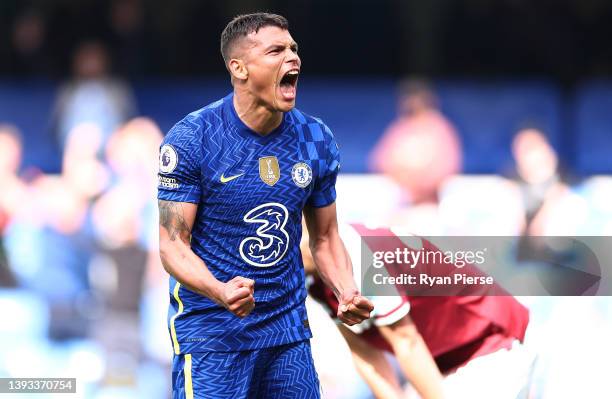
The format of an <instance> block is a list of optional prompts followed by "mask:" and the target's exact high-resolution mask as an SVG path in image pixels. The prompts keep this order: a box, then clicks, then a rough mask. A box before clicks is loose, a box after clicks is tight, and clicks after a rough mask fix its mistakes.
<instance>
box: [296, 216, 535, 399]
mask: <svg viewBox="0 0 612 399" xmlns="http://www.w3.org/2000/svg"><path fill="white" fill-rule="evenodd" d="M341 235H342V237H343V239H344V241H345V242H346V246H347V249H348V251H349V254H350V257H351V258H352V259H353V261H354V263H353V265H354V266H355V268H356V272H355V274H359V271H358V270H359V269H358V268H359V266H360V262H359V260H360V259H361V250H362V248H361V246H362V243H363V245H365V246H366V247H367V248H368V250H370V251H371V252H374V251H378V250H379V249H380V247H381V246H384V245H389V247H393V248H403V247H407V248H408V249H410V250H416V251H418V250H426V251H432V252H438V251H440V250H439V249H438V248H437V247H435V246H434V245H433V244H432V243H430V242H428V241H427V240H424V239H420V238H418V237H410V242H409V244H410V245H408V244H406V243H404V241H401V240H400V237H397V236H396V235H395V234H394V233H393V232H392V231H391V230H390V229H388V228H380V229H369V228H366V227H365V226H362V225H344V226H342V228H341ZM382 237H384V240H383V239H381V238H382ZM303 253H304V265H305V267H306V270H307V272H310V271H312V272H314V268H313V267H312V261H311V259H310V258H309V257H308V251H303ZM417 267H419V268H420V267H421V265H417ZM444 267H445V266H444V265H441V264H435V265H431V269H432V270H433V269H438V270H443V269H444ZM448 267H450V268H454V267H455V266H453V265H450V266H448ZM461 270H462V271H464V272H466V273H470V274H473V273H474V274H475V273H477V271H475V270H470V267H469V266H465V267H463V268H462V269H461ZM390 274H392V272H391V273H390ZM398 289H400V291H401V288H400V287H398ZM417 289H418V288H417ZM499 289H501V288H499V287H496V289H495V290H494V292H497V293H499V291H498V290H499ZM308 290H309V293H310V294H311V295H312V296H313V297H314V298H315V299H316V300H317V301H319V302H320V303H321V304H322V305H323V306H324V307H325V308H327V309H328V310H330V313H332V312H333V311H334V310H335V309H336V307H337V306H338V305H337V302H336V301H335V299H334V298H333V295H331V293H330V292H329V290H328V289H327V288H326V287H325V286H324V285H323V284H321V282H320V280H319V279H318V278H317V277H316V275H315V276H314V283H312V284H310V285H309V289H308ZM423 293H424V292H423ZM412 294H413V296H411V293H410V292H400V293H398V295H397V296H387V297H372V298H371V299H372V301H373V302H374V304H375V311H374V312H373V313H372V317H371V318H370V319H369V320H367V321H366V322H364V323H362V324H360V325H358V326H352V327H348V328H347V327H345V326H343V325H340V326H339V329H340V332H341V334H342V335H343V337H344V338H345V340H346V341H347V343H348V345H349V347H350V349H351V352H352V354H353V360H354V363H355V366H356V368H357V370H358V372H359V373H360V375H361V376H362V377H363V379H364V380H365V381H366V383H367V384H368V385H369V387H370V388H371V390H372V392H373V393H374V394H375V396H376V397H377V398H385V399H393V398H405V397H409V398H416V397H420V398H422V399H429V398H435V397H440V396H439V395H441V392H442V391H443V392H444V395H445V396H444V397H445V398H450V399H453V398H456V399H464V398H470V399H481V398H482V399H488V398H498V399H517V398H523V397H526V396H524V395H526V393H527V385H528V382H529V376H530V373H531V370H532V367H533V362H534V358H533V355H531V354H530V353H529V352H528V351H526V350H525V349H524V348H523V347H522V345H521V344H520V342H521V341H522V340H523V339H524V337H525V331H526V329H527V325H528V321H529V312H528V311H527V309H526V308H525V307H523V306H522V305H521V304H519V303H518V302H517V301H516V300H515V299H514V298H513V297H511V296H493V295H492V296H486V295H470V296H414V293H412ZM332 316H334V317H335V315H332ZM425 345H426V346H425ZM385 352H387V353H392V354H394V355H395V356H396V358H397V360H398V363H399V365H400V367H401V369H402V371H403V373H404V375H405V376H406V378H407V379H408V380H409V381H410V383H411V387H410V393H409V394H408V395H407V396H406V395H405V393H404V392H403V389H402V387H401V386H400V384H399V381H398V379H397V377H396V375H395V372H394V370H393V368H392V367H391V365H390V363H389V362H388V360H387V358H386V357H385V355H384V353H385ZM429 352H431V355H430V354H429ZM431 356H433V360H435V365H437V366H438V368H439V369H440V371H441V372H442V373H443V374H444V381H443V389H442V387H440V385H439V381H438V375H437V374H436V373H435V372H434V371H432V370H431V363H430V359H431ZM435 365H434V367H435Z"/></svg>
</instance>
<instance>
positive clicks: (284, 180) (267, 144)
mask: <svg viewBox="0 0 612 399" xmlns="http://www.w3.org/2000/svg"><path fill="white" fill-rule="evenodd" d="M297 50H298V48H297V44H296V43H295V41H294V40H293V38H292V37H291V35H290V33H289V30H288V23H287V20H286V19H285V18H284V17H282V16H279V15H274V14H267V13H255V14H248V15H241V16H238V17H236V18H234V19H233V20H232V21H231V22H230V23H229V24H228V25H227V26H226V27H225V29H224V30H223V33H222V34H221V54H222V56H223V60H224V61H225V66H226V68H227V70H228V71H229V74H230V77H231V83H232V86H233V92H232V93H230V94H229V95H227V96H226V97H224V98H222V99H220V100H218V101H216V102H214V103H212V104H209V105H208V106H206V107H204V108H202V109H199V110H197V111H194V112H192V113H190V114H189V115H187V116H186V117H185V118H183V119H182V120H181V121H179V122H178V123H177V124H176V125H175V126H174V127H173V128H172V129H171V130H170V131H169V132H168V134H167V135H166V137H165V139H164V141H163V143H162V145H161V147H160V157H159V161H160V165H159V186H158V200H159V216H160V221H159V223H160V228H159V232H160V255H161V258H162V262H163V265H164V268H165V269H166V271H167V272H168V273H169V274H170V307H169V314H168V326H169V330H170V337H171V340H172V345H173V348H174V361H173V373H172V386H173V397H174V398H232V399H239V398H245V399H246V398H248V399H251V398H266V399H269V398H300V399H308V398H319V397H320V388H319V381H318V377H317V373H316V371H315V369H314V366H313V361H312V355H311V350H310V343H309V339H310V338H311V336H312V334H311V331H310V327H309V324H308V316H307V314H306V309H305V298H306V289H305V285H304V280H305V276H304V270H303V264H302V258H301V253H300V248H299V244H300V239H301V235H302V224H301V219H302V214H303V215H304V217H305V218H306V222H307V227H308V231H309V234H310V248H311V251H312V254H313V258H314V262H315V264H316V267H317V270H318V273H319V274H320V276H321V278H322V279H323V280H324V282H325V284H327V286H328V287H329V288H330V289H331V290H332V291H333V293H334V295H335V296H336V299H337V300H338V302H339V307H338V313H337V317H338V318H339V319H340V320H341V321H342V322H344V323H346V324H347V325H354V324H358V323H360V322H361V321H363V320H365V319H367V318H368V317H369V315H370V312H371V311H372V310H373V305H372V303H371V302H370V301H369V300H368V299H366V298H365V297H363V296H361V295H360V293H359V291H358V290H357V287H356V284H355V281H354V279H353V274H352V265H351V262H350V259H349V258H348V257H347V255H346V250H345V248H344V245H343V243H342V240H341V239H340V236H339V234H338V224H337V220H336V205H335V199H336V191H335V182H336V176H337V173H338V167H339V153H338V146H337V144H336V142H335V140H334V136H333V135H332V133H331V131H330V129H329V128H328V127H327V126H326V125H325V124H324V123H323V122H322V121H321V120H320V119H317V118H314V117H312V116H309V115H307V114H305V113H303V112H300V111H299V110H297V109H295V108H294V107H295V100H296V94H297V82H298V77H299V75H300V67H301V61H300V57H299V56H298V51H297Z"/></svg>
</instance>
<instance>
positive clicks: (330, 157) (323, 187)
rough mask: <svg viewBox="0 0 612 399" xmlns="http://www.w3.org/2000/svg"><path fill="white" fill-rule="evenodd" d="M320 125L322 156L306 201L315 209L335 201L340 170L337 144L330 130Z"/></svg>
mask: <svg viewBox="0 0 612 399" xmlns="http://www.w3.org/2000/svg"><path fill="white" fill-rule="evenodd" d="M321 125H322V128H323V137H324V139H325V147H324V154H323V156H322V157H321V158H320V159H319V174H318V176H317V177H316V180H315V183H314V189H313V190H312V193H311V194H310V197H309V199H308V204H309V205H310V206H314V207H315V208H322V207H325V206H328V205H330V204H332V203H333V202H334V201H335V200H336V178H337V177H338V170H339V169H340V150H339V149H338V143H336V139H335V138H334V135H333V134H332V132H331V130H330V129H329V128H328V127H327V126H326V125H324V124H321Z"/></svg>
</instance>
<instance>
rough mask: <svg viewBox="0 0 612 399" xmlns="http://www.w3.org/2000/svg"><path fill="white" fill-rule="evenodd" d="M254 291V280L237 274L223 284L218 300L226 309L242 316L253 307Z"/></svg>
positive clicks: (246, 314)
mask: <svg viewBox="0 0 612 399" xmlns="http://www.w3.org/2000/svg"><path fill="white" fill-rule="evenodd" d="M254 291H255V281H253V280H250V279H248V278H244V277H240V276H237V277H234V278H233V279H231V280H230V281H228V282H227V283H224V284H223V288H222V289H221V293H220V298H219V300H220V302H221V305H223V306H224V307H225V308H226V309H227V310H229V311H230V312H232V313H233V314H235V315H236V316H238V317H240V318H243V317H246V316H248V314H249V313H251V311H252V310H253V308H254V307H255V298H254V297H253V293H254Z"/></svg>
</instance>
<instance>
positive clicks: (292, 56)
mask: <svg viewBox="0 0 612 399" xmlns="http://www.w3.org/2000/svg"><path fill="white" fill-rule="evenodd" d="M286 54H287V55H286V56H285V62H289V63H296V64H297V66H298V67H299V66H300V64H301V60H300V56H299V55H297V53H296V52H295V51H293V50H291V49H290V48H289V49H287V52H286Z"/></svg>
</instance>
